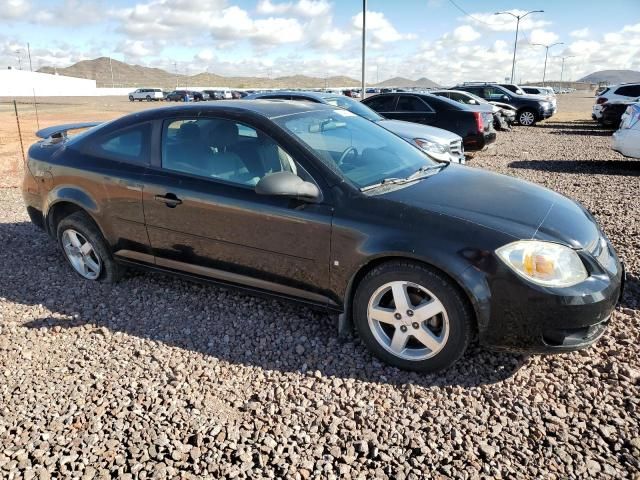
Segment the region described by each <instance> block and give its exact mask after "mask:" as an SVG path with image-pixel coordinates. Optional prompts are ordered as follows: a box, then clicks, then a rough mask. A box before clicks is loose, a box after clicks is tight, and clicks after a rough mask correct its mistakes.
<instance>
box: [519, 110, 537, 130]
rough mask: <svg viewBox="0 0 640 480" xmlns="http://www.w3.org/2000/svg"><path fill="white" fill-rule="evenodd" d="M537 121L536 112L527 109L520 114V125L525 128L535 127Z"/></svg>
mask: <svg viewBox="0 0 640 480" xmlns="http://www.w3.org/2000/svg"><path fill="white" fill-rule="evenodd" d="M537 121H538V119H537V118H536V112H534V111H533V110H531V109H528V108H525V109H524V110H520V111H519V112H518V123H519V124H520V125H522V126H523V127H533V126H534V125H535V124H536V122H537Z"/></svg>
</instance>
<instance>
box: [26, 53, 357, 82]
mask: <svg viewBox="0 0 640 480" xmlns="http://www.w3.org/2000/svg"><path fill="white" fill-rule="evenodd" d="M112 70H113V77H112V75H111V71H112ZM38 71H39V72H42V73H58V74H59V75H66V76H69V77H78V78H88V79H91V80H96V83H97V85H98V86H99V87H110V86H112V85H114V86H116V87H142V86H145V87H160V88H165V89H169V88H176V83H177V84H178V86H179V87H181V88H186V87H189V86H212V87H213V86H218V87H235V88H250V87H255V88H261V87H262V88H282V87H291V88H301V87H308V88H323V87H325V86H329V87H349V86H353V87H355V86H357V85H358V84H359V83H358V81H357V80H354V79H353V78H349V77H345V76H336V77H328V78H326V79H325V78H317V77H309V76H305V75H291V76H286V77H279V78H265V77H224V76H221V75H216V74H214V73H198V74H197V75H190V76H188V75H180V74H178V75H176V74H175V73H170V72H167V71H166V70H162V69H160V68H151V67H144V66H141V65H129V64H127V63H124V62H120V61H118V60H114V59H111V61H109V58H107V57H100V58H96V59H94V60H83V61H80V62H78V63H75V64H73V65H71V66H69V67H66V68H53V67H43V68H41V69H40V70H38Z"/></svg>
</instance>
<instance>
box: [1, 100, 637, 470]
mask: <svg viewBox="0 0 640 480" xmlns="http://www.w3.org/2000/svg"><path fill="white" fill-rule="evenodd" d="M65 101H66V100H65ZM77 102H78V104H77V105H71V106H70V105H49V106H47V107H44V106H43V107H41V113H40V124H41V126H44V125H48V124H55V123H60V122H67V121H75V120H92V119H96V118H98V119H102V118H111V117H113V116H116V115H119V114H120V113H124V112H125V111H131V110H132V109H139V108H149V107H153V106H156V105H148V104H146V103H143V104H138V103H136V104H134V105H132V104H129V103H128V102H126V101H122V100H121V99H120V100H117V101H116V100H115V99H99V102H98V101H96V100H93V99H92V100H91V101H88V100H85V99H78V100H77ZM592 103H593V97H590V96H589V97H585V96H584V95H582V96H581V95H571V96H561V97H560V98H559V106H560V112H561V113H560V114H559V115H557V116H556V117H554V118H553V119H551V120H549V121H546V122H543V123H542V124H540V125H539V126H537V127H534V128H515V129H514V131H512V132H510V133H499V136H498V141H497V144H496V146H495V148H492V149H490V150H488V151H485V152H482V153H481V154H478V155H476V157H475V158H474V159H472V160H471V161H470V165H471V166H473V167H480V168H487V169H490V170H494V171H497V172H500V173H504V174H507V175H513V176H517V177H521V178H524V179H527V180H530V181H533V182H537V183H539V184H542V185H545V186H547V187H550V188H552V189H554V190H557V191H559V192H561V193H563V194H565V195H568V196H570V197H572V198H575V199H577V200H579V201H581V202H582V203H583V204H584V205H585V206H586V207H587V208H589V209H590V210H591V211H592V212H593V213H594V215H595V216H596V217H597V219H598V220H599V222H600V223H601V224H602V226H603V228H604V230H605V232H606V233H607V234H608V235H609V237H610V238H611V240H612V242H613V243H614V245H615V247H616V248H617V250H618V253H619V254H620V256H621V257H622V258H623V259H624V261H625V262H626V265H627V268H628V272H629V280H628V284H627V288H626V293H625V295H624V297H623V299H622V302H621V305H620V306H619V307H618V309H617V310H616V311H615V312H614V315H613V318H612V323H611V326H610V328H609V329H608V331H607V333H606V335H605V336H604V337H603V338H602V339H601V340H600V341H599V342H598V344H597V345H596V346H595V347H593V348H590V349H588V350H586V351H583V352H579V353H572V354H566V355H562V356H553V357H550V356H548V357H540V356H534V357H529V358H524V357H521V356H515V355H506V354H497V353H492V352H487V351H484V350H482V349H480V348H478V347H472V348H471V350H470V351H469V352H468V353H467V355H466V356H465V357H464V358H463V359H462V361H461V362H459V363H458V364H457V365H456V366H455V367H454V368H452V369H450V370H449V371H447V372H445V373H443V374H440V375H428V376H424V375H417V374H412V373H406V372H401V371H398V370H396V369H393V368H390V367H387V366H384V365H381V364H380V363H379V362H377V361H376V360H375V359H373V358H372V357H371V356H370V355H369V354H368V353H367V351H366V350H365V349H364V347H363V346H362V345H361V344H360V342H359V341H358V339H352V340H350V341H348V342H346V343H340V342H339V341H338V339H337V337H336V328H335V319H333V318H329V317H327V316H325V315H322V314H320V313H317V312H313V311H311V310H308V309H306V308H301V307H297V306H292V305H290V304H285V303H281V302H278V301H271V300H264V299H260V298H255V297H251V296H248V295H244V294H239V293H237V292H234V291H227V290H224V289H219V288H215V287H210V286H202V285H197V284H192V283H186V282H183V281H180V280H176V279H173V278H169V277H165V276H162V275H152V274H143V273H137V272H132V273H130V274H128V276H127V277H126V279H125V280H124V281H123V282H121V283H120V284H118V285H116V286H115V287H109V286H104V285H95V284H91V283H88V282H84V281H82V280H80V279H78V278H77V276H75V275H74V274H73V273H72V272H71V269H70V268H69V267H68V266H67V265H66V264H65V263H64V261H63V258H62V256H61V254H60V253H59V252H58V251H57V249H56V247H55V245H54V244H53V242H52V241H51V240H49V239H48V238H47V237H46V236H45V235H44V234H43V233H41V232H40V231H38V230H37V229H36V228H35V227H33V226H32V225H31V224H29V223H28V219H27V216H26V214H25V211H24V208H23V206H22V201H21V198H20V191H19V189H17V188H0V245H2V248H0V445H2V446H3V448H2V449H0V477H9V478H11V476H12V475H13V476H15V478H18V477H23V476H24V478H31V477H33V476H34V475H35V476H36V477H37V478H49V476H50V475H55V473H56V472H58V476H59V477H67V476H69V477H71V476H74V477H78V478H79V477H82V478H94V477H95V478H112V477H118V478H132V477H133V478H176V477H183V478H195V477H202V476H205V477H210V478H252V479H254V478H298V479H306V478H310V477H311V478H367V479H368V478H374V477H376V478H394V479H403V478H412V479H418V478H425V477H434V478H544V479H553V478H557V479H560V478H563V479H564V478H576V479H584V478H636V479H637V478H640V410H639V409H640V395H639V393H640V392H639V387H640V358H639V356H638V353H639V352H638V343H639V341H640V334H639V327H640V281H639V279H640V201H639V200H638V187H639V186H640V180H639V179H640V161H629V160H624V159H623V158H622V157H621V156H620V155H618V154H616V153H614V152H612V151H611V150H610V148H609V143H610V138H609V135H610V133H611V132H607V131H603V130H602V129H600V128H599V127H597V126H596V125H595V124H594V123H593V122H591V120H590V119H589V117H590V108H591V105H592ZM1 108H2V111H1V112H0V118H1V119H2V121H1V122H0V129H3V130H0V137H1V138H8V137H9V136H10V135H11V130H10V129H11V123H10V121H11V120H12V119H13V121H14V123H15V118H13V117H12V113H11V112H10V111H8V110H7V107H6V105H4V104H2V105H1ZM25 111H26V107H25ZM3 136H4V137H3ZM0 143H2V142H0ZM11 145H12V144H11V143H9V142H6V143H2V144H1V145H0V148H6V150H3V151H4V152H8V151H9V150H10V149H11V148H15V147H11ZM0 155H3V154H2V153H0ZM18 155H19V149H18ZM13 162H14V163H15V159H14V160H13ZM11 178H15V177H10V176H5V182H6V183H7V184H9V183H12V182H14V180H11ZM129 475H130V476H129Z"/></svg>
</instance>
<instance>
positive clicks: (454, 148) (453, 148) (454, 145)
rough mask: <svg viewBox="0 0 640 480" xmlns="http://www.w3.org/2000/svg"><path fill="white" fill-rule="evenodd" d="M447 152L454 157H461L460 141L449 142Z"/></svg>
mask: <svg viewBox="0 0 640 480" xmlns="http://www.w3.org/2000/svg"><path fill="white" fill-rule="evenodd" d="M449 151H450V152H451V153H452V154H453V155H456V156H460V155H462V140H452V141H451V142H449Z"/></svg>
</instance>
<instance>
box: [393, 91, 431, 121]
mask: <svg viewBox="0 0 640 480" xmlns="http://www.w3.org/2000/svg"><path fill="white" fill-rule="evenodd" d="M392 118H395V119H397V120H404V121H406V122H413V123H422V124H424V125H432V124H433V123H435V121H436V112H435V111H434V110H433V108H431V107H430V106H429V105H427V104H426V103H425V102H423V101H422V99H420V98H419V97H417V96H415V95H400V96H399V98H398V103H397V105H396V111H395V112H394V116H393V117H392Z"/></svg>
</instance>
